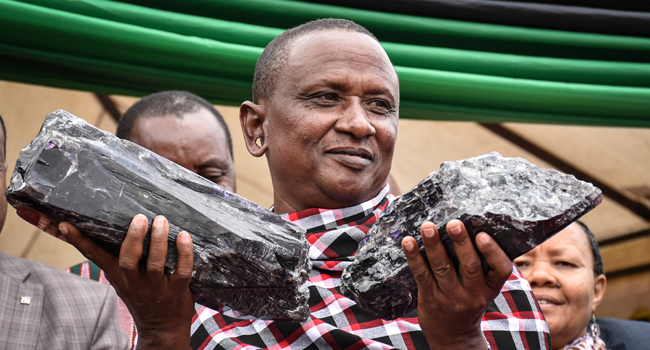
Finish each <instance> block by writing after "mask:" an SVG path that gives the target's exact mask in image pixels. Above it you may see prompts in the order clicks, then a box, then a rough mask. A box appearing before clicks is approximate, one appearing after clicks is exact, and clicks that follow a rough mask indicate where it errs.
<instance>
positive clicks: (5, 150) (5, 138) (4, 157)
mask: <svg viewBox="0 0 650 350" xmlns="http://www.w3.org/2000/svg"><path fill="white" fill-rule="evenodd" d="M0 126H2V135H4V144H3V145H2V146H3V148H2V150H3V151H4V153H3V154H2V161H5V160H7V129H5V121H4V120H3V119H2V116H1V115H0ZM0 166H2V164H0Z"/></svg>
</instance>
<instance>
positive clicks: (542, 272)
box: [526, 261, 558, 287]
mask: <svg viewBox="0 0 650 350" xmlns="http://www.w3.org/2000/svg"><path fill="white" fill-rule="evenodd" d="M527 275H528V276H526V279H527V280H528V283H530V285H531V287H544V286H546V287H553V286H556V285H557V283H558V280H557V278H556V276H555V274H554V273H553V269H552V267H551V265H550V264H549V263H548V262H546V261H538V262H535V264H533V266H532V269H530V270H529V272H528V274H527Z"/></svg>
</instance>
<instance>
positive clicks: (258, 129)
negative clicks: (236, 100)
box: [239, 101, 268, 157]
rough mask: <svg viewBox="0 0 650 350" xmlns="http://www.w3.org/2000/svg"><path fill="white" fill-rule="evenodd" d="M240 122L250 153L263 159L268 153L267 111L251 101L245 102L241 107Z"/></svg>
mask: <svg viewBox="0 0 650 350" xmlns="http://www.w3.org/2000/svg"><path fill="white" fill-rule="evenodd" d="M239 122H240V123H241V129H242V131H243V132H244V142H246V148H247V149H248V153H250V154H251V155H253V156H255V157H261V156H262V155H264V153H266V150H267V149H268V145H267V144H266V142H265V141H266V128H267V126H266V109H265V108H264V106H263V105H258V104H255V103H253V102H250V101H245V102H244V103H242V104H241V106H240V107H239Z"/></svg>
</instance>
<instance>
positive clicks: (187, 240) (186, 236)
mask: <svg viewBox="0 0 650 350" xmlns="http://www.w3.org/2000/svg"><path fill="white" fill-rule="evenodd" d="M179 236H181V243H190V234H189V233H185V232H182V233H181V234H179Z"/></svg>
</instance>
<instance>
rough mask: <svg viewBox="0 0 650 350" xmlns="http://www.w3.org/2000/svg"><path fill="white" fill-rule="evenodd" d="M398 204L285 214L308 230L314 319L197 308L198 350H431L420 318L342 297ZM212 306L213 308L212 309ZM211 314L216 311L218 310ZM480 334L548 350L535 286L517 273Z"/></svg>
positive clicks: (496, 344) (506, 345) (508, 344)
mask: <svg viewBox="0 0 650 350" xmlns="http://www.w3.org/2000/svg"><path fill="white" fill-rule="evenodd" d="M393 199H394V197H393V196H392V195H390V194H388V185H386V187H385V188H384V189H383V190H382V191H381V192H380V193H379V194H378V195H377V196H376V197H375V198H373V199H372V200H370V201H368V202H365V203H361V204H359V205H356V206H353V207H349V208H342V209H306V210H302V211H299V212H295V213H289V214H285V215H283V217H284V218H285V219H287V220H290V221H292V222H294V223H296V224H298V225H300V226H302V227H303V228H305V229H306V230H307V232H308V233H307V240H308V241H309V243H310V245H311V248H310V250H309V256H310V258H311V260H312V263H313V266H314V268H313V270H312V272H311V275H310V277H309V280H308V282H307V285H308V287H309V292H310V293H311V294H310V298H309V306H310V308H311V315H310V317H309V319H308V320H307V321H305V322H302V323H299V322H290V321H268V320H258V319H255V318H252V317H247V316H245V315H241V314H239V313H237V312H235V311H233V310H232V309H230V308H228V307H226V306H223V305H220V304H216V303H215V304H214V305H213V304H212V303H210V302H208V301H205V302H203V305H202V304H199V303H197V304H196V305H195V306H196V314H195V315H194V317H193V319H192V338H191V348H192V349H200V350H203V349H257V348H269V349H339V348H340V349H393V348H398V349H428V348H429V346H428V344H427V342H426V339H425V337H424V334H423V333H422V331H421V330H420V325H419V324H418V319H417V314H416V311H413V312H412V313H410V314H407V315H405V316H404V317H403V318H399V319H397V320H393V321H385V320H382V319H378V318H377V317H375V316H373V315H372V314H370V313H368V312H367V311H365V310H363V309H361V308H360V307H359V306H358V305H356V303H355V302H354V301H352V300H351V299H348V298H347V297H345V296H343V295H342V294H341V292H340V290H339V284H340V281H341V280H340V279H341V271H342V270H343V269H344V268H345V267H346V266H347V265H349V264H350V263H351V262H352V261H353V260H354V254H355V252H356V250H357V246H358V243H359V241H360V240H361V239H363V238H364V237H365V236H366V234H367V232H368V230H369V228H370V226H371V225H372V224H373V223H374V222H376V221H377V218H378V217H379V215H380V214H381V212H383V211H384V209H386V207H387V206H388V204H389V203H390V202H391V201H392V200H393ZM208 306H210V307H208ZM211 307H212V308H211ZM481 327H482V329H483V332H484V334H485V337H486V339H487V341H488V343H489V344H490V346H491V348H492V349H532V350H537V349H549V347H550V335H549V332H548V326H547V324H546V321H545V320H544V316H543V315H542V312H541V311H540V309H539V305H537V302H536V300H535V298H534V297H533V294H532V292H531V289H530V285H529V284H528V282H527V281H526V280H525V279H524V278H523V276H522V275H521V274H520V273H519V271H518V270H517V269H516V267H514V266H513V272H512V275H511V276H510V278H509V279H508V281H507V282H506V283H505V285H504V286H503V289H502V290H501V294H499V296H498V297H497V298H496V299H495V300H494V302H493V303H492V304H491V305H490V306H489V307H488V309H487V311H486V313H485V315H484V316H483V320H482V322H481Z"/></svg>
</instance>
